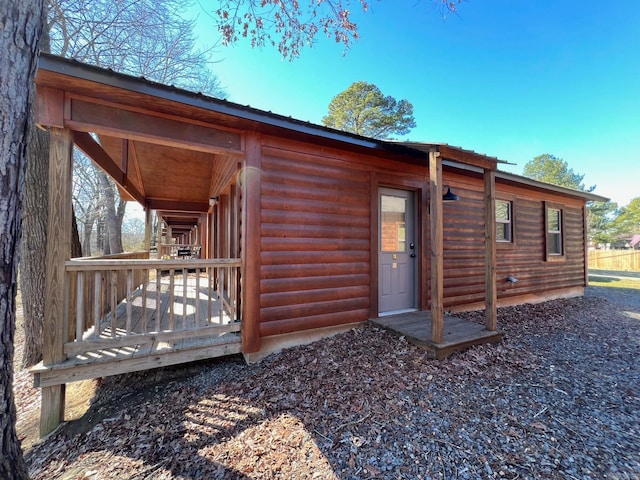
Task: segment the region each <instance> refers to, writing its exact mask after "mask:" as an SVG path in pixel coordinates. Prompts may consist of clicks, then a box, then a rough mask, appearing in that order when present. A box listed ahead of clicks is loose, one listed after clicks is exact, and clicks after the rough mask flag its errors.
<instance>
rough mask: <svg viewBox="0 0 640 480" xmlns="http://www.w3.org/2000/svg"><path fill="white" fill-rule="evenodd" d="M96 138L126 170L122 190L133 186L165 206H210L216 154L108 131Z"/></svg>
mask: <svg viewBox="0 0 640 480" xmlns="http://www.w3.org/2000/svg"><path fill="white" fill-rule="evenodd" d="M99 141H100V144H101V145H102V147H103V148H104V150H105V151H106V152H107V153H108V154H109V157H110V158H111V159H112V160H113V162H114V164H115V165H116V166H117V167H119V168H120V169H121V171H123V172H125V176H124V182H123V183H124V185H122V187H123V189H124V190H125V191H126V190H127V189H129V190H131V187H133V188H134V189H135V190H137V192H139V194H140V195H141V196H142V197H143V198H144V200H145V202H148V203H149V204H152V205H153V204H155V205H156V207H160V208H164V209H168V207H169V208H170V209H172V210H173V209H176V210H180V211H197V212H198V211H199V212H202V211H204V212H206V211H207V209H208V208H209V198H210V196H211V195H212V194H213V193H215V192H212V179H214V178H216V177H219V176H220V175H221V168H220V167H221V165H220V164H221V163H222V162H221V160H220V159H219V158H217V157H218V156H217V155H215V154H213V153H206V152H198V151H190V150H185V149H181V148H176V147H169V146H164V145H157V144H153V143H149V142H145V141H140V140H124V141H123V139H122V138H115V137H110V136H107V135H100V136H99ZM127 157H128V158H127ZM130 196H131V197H133V195H130ZM171 205H173V207H170V206H171ZM152 208H153V206H152Z"/></svg>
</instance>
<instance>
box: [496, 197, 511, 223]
mask: <svg viewBox="0 0 640 480" xmlns="http://www.w3.org/2000/svg"><path fill="white" fill-rule="evenodd" d="M510 206H511V203H509V202H502V201H499V200H498V201H496V220H511V208H509V207H510Z"/></svg>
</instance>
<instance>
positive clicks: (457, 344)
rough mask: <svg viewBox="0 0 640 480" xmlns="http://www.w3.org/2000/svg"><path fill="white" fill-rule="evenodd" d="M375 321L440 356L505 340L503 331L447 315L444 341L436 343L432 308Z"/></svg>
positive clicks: (436, 356)
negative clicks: (432, 330)
mask: <svg viewBox="0 0 640 480" xmlns="http://www.w3.org/2000/svg"><path fill="white" fill-rule="evenodd" d="M371 323H373V324H374V325H378V326H380V327H382V328H385V329H386V330H389V331H391V332H393V333H395V334H397V335H403V336H405V337H406V338H407V340H408V341H410V342H412V343H414V344H416V345H418V346H420V347H422V348H425V349H426V350H427V351H428V352H429V354H430V355H431V356H432V357H433V358H437V359H442V358H446V357H448V356H449V355H451V354H452V353H454V352H456V351H460V350H464V349H466V348H469V347H471V346H473V345H479V344H483V343H499V342H501V341H502V332H499V331H495V332H494V331H489V330H486V329H485V327H484V326H483V325H480V324H477V323H473V322H469V321H466V320H463V319H461V318H458V317H454V316H451V315H445V316H444V325H443V339H442V342H440V343H435V342H432V341H431V313H430V312H428V311H425V312H410V313H403V314H399V315H389V316H385V317H380V318H376V319H372V320H371Z"/></svg>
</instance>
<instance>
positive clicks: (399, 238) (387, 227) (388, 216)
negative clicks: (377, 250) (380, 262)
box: [380, 195, 407, 252]
mask: <svg viewBox="0 0 640 480" xmlns="http://www.w3.org/2000/svg"><path fill="white" fill-rule="evenodd" d="M380 210H381V211H380V216H381V218H380V224H381V225H380V236H381V238H380V247H381V249H382V251H383V252H404V251H405V250H406V217H407V199H406V198H402V197H394V196H391V195H382V196H381V206H380Z"/></svg>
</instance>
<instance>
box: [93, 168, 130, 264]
mask: <svg viewBox="0 0 640 480" xmlns="http://www.w3.org/2000/svg"><path fill="white" fill-rule="evenodd" d="M98 176H99V178H100V186H101V187H102V194H103V198H104V207H105V211H106V224H107V225H106V226H107V236H108V244H109V254H114V253H122V219H120V221H119V220H118V218H119V217H120V214H119V212H118V211H116V195H115V192H114V190H113V184H112V183H111V181H110V180H109V177H107V174H106V173H104V172H102V171H100V172H98ZM118 210H120V209H119V208H118ZM122 215H124V214H122ZM105 243H106V242H105Z"/></svg>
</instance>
